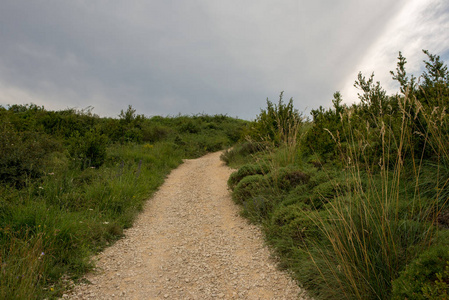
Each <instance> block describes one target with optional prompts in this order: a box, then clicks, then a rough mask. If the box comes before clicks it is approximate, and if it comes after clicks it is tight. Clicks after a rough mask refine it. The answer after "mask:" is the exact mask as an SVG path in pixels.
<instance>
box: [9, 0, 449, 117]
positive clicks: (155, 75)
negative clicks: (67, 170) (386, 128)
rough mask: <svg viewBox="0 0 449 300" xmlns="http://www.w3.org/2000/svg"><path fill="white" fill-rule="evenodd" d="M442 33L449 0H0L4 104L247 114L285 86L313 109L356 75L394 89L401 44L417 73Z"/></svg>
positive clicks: (349, 88)
mask: <svg viewBox="0 0 449 300" xmlns="http://www.w3.org/2000/svg"><path fill="white" fill-rule="evenodd" d="M448 32H449V1H447V0H396V1H391V0H313V1H310V0H307V1H306V0H282V1H279V0H238V1H237V0H235V1H230V0H229V1H222V0H189V1H186V0H126V1H125V0H122V1H120V0H71V1H61V0H33V1H30V0H2V1H1V3H0V105H3V106H6V105H7V104H16V103H20V104H23V103H35V104H38V105H44V106H45V108H47V109H51V110H59V109H65V108H78V109H83V108H86V107H88V106H92V107H94V110H93V112H94V113H97V114H99V115H100V116H112V117H116V116H117V115H118V114H119V113H120V110H121V109H126V108H127V106H128V105H129V104H131V105H132V106H133V107H134V108H136V109H137V112H138V113H139V114H145V115H146V116H153V115H162V116H167V115H171V116H173V115H177V114H179V113H181V114H197V113H206V114H227V115H230V116H238V117H240V118H245V119H250V120H251V119H254V118H255V116H256V115H257V114H258V113H259V112H260V109H261V108H263V107H265V101H266V99H267V98H269V99H270V100H272V101H277V100H278V95H279V93H280V92H281V91H285V92H284V95H285V98H286V100H288V99H289V98H290V97H293V99H294V104H295V106H296V108H298V109H299V110H301V111H304V110H306V109H307V110H309V111H310V109H313V108H317V107H319V106H320V105H323V106H330V104H331V99H332V95H333V93H334V92H336V91H341V92H342V94H343V99H344V101H345V102H347V103H353V102H355V101H356V100H357V96H356V95H357V90H356V89H355V88H354V87H353V83H354V81H355V79H356V78H357V73H358V72H359V71H362V72H363V73H364V74H365V75H367V76H369V75H370V74H371V72H373V71H374V73H375V75H376V77H375V78H376V79H377V80H380V81H381V83H382V85H383V86H384V87H385V88H386V89H387V91H388V92H390V93H394V92H396V90H395V87H394V85H393V83H392V82H391V80H390V78H391V76H390V75H389V71H390V70H394V69H395V67H396V62H397V56H398V51H402V53H403V55H404V56H405V57H406V58H407V61H408V64H407V67H408V70H409V71H410V72H414V73H415V74H416V75H419V74H420V68H421V67H422V65H423V64H422V60H423V59H425V58H426V57H425V55H424V54H423V53H422V52H421V49H428V50H429V51H430V52H431V53H434V54H438V55H440V56H441V57H442V58H443V59H444V60H445V61H446V62H447V61H448V58H449V37H448Z"/></svg>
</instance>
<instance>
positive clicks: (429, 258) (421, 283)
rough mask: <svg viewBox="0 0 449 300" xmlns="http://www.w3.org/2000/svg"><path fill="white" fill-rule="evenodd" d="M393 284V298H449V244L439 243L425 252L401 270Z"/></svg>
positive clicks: (411, 299)
mask: <svg viewBox="0 0 449 300" xmlns="http://www.w3.org/2000/svg"><path fill="white" fill-rule="evenodd" d="M392 286H393V289H392V290H393V292H392V299H410V300H421V299H448V297H449V248H448V246H447V245H437V246H434V247H431V248H429V249H428V250H426V251H425V252H423V253H422V254H421V255H419V256H418V258H417V259H415V260H413V261H412V262H411V263H410V264H409V265H408V266H407V268H406V269H405V270H404V271H403V272H401V274H400V276H399V277H398V278H397V279H395V280H394V281H393V284H392Z"/></svg>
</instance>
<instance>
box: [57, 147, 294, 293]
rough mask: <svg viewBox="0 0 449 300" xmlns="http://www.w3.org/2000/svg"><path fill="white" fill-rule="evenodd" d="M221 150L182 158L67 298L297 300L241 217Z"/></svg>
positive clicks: (257, 233)
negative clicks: (127, 227) (182, 160)
mask: <svg viewBox="0 0 449 300" xmlns="http://www.w3.org/2000/svg"><path fill="white" fill-rule="evenodd" d="M231 172H232V170H231V169H229V168H228V167H227V166H225V165H224V164H223V163H222V162H221V161H220V153H212V154H208V155H206V156H204V157H201V158H199V159H194V160H186V161H185V163H184V164H182V165H181V166H180V167H179V168H177V169H176V170H173V171H172V172H171V174H170V175H169V176H168V177H167V179H166V181H165V183H164V184H163V185H162V186H161V188H160V189H159V191H158V192H157V193H156V194H155V195H154V197H153V198H152V199H150V200H149V201H148V202H147V204H146V206H145V208H144V211H143V212H142V213H141V214H140V215H139V217H138V219H137V220H136V222H135V224H134V227H132V228H131V229H129V230H127V231H126V232H125V237H124V238H123V239H121V240H119V241H118V242H117V243H115V244H114V245H113V246H111V247H109V248H107V249H106V250H105V251H104V252H103V253H101V254H100V255H99V256H98V257H97V259H98V262H97V267H98V271H97V272H95V273H93V274H89V275H88V276H87V279H88V280H89V281H90V282H91V283H92V284H83V285H80V286H77V287H76V288H75V289H74V290H73V291H72V292H71V293H70V296H69V295H65V297H69V298H72V299H114V298H116V299H201V300H203V299H220V298H221V299H298V298H299V297H300V296H299V294H300V292H301V290H300V289H299V288H298V286H297V285H296V284H295V282H293V281H292V280H291V279H290V278H289V276H288V275H286V274H285V273H283V272H280V271H279V270H277V269H276V264H275V262H274V260H273V259H271V258H270V253H269V251H268V249H267V248H266V247H265V246H264V243H263V237H262V235H261V232H260V230H259V229H258V228H257V227H255V226H253V225H249V224H248V222H247V221H246V220H245V219H243V218H241V217H240V216H239V208H238V207H237V206H236V205H235V204H234V203H233V202H232V200H231V198H230V194H229V192H228V190H227V186H226V181H227V179H228V177H229V175H230V173H231Z"/></svg>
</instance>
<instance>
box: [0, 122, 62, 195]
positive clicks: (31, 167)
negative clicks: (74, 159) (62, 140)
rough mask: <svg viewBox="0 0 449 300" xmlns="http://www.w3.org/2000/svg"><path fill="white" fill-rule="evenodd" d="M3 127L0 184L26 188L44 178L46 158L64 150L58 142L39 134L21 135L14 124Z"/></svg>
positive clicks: (1, 129)
mask: <svg viewBox="0 0 449 300" xmlns="http://www.w3.org/2000/svg"><path fill="white" fill-rule="evenodd" d="M0 126H1V128H0V135H1V139H0V153H2V155H1V156H0V182H2V183H4V184H11V185H14V186H17V187H23V186H25V185H26V183H27V181H28V180H31V179H35V178H38V177H40V176H42V175H43V174H44V169H45V168H44V167H45V158H46V156H47V155H48V154H49V153H51V152H53V151H57V150H60V145H59V144H58V142H56V141H55V140H53V139H51V138H50V137H48V136H47V135H46V134H42V133H39V132H23V133H21V132H18V131H17V130H16V129H15V128H14V127H13V126H11V124H10V123H6V122H2V123H1V124H0Z"/></svg>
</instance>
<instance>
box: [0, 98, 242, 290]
mask: <svg viewBox="0 0 449 300" xmlns="http://www.w3.org/2000/svg"><path fill="white" fill-rule="evenodd" d="M246 123H247V122H245V121H242V120H236V119H233V118H230V117H227V116H224V115H215V116H207V115H196V116H181V115H180V116H176V117H166V118H164V117H152V118H147V117H144V116H142V115H137V114H136V111H135V110H134V109H133V108H132V107H131V106H130V107H128V109H127V110H126V111H122V112H121V114H120V115H119V118H118V119H113V118H100V117H98V116H96V115H94V114H92V112H91V110H84V111H76V110H72V109H70V110H64V111H47V110H45V109H44V108H43V107H38V106H36V105H12V106H10V107H8V108H3V107H0V154H1V155H0V298H1V299H44V298H53V297H57V296H61V295H62V292H63V291H64V289H65V288H66V287H67V285H68V284H69V281H70V280H76V279H78V278H80V277H81V275H83V273H85V272H86V271H88V270H90V269H91V268H92V266H93V265H92V262H91V261H90V258H91V256H92V255H93V254H95V253H96V252H98V251H99V250H101V249H102V248H104V247H105V246H107V245H109V244H110V243H112V242H114V241H115V240H116V239H117V238H119V237H120V236H121V235H122V231H123V229H124V228H128V227H130V226H131V225H132V223H133V219H134V217H135V216H136V214H137V213H138V212H139V211H140V210H141V209H142V207H143V204H144V202H145V200H146V199H148V197H149V196H150V195H151V194H152V193H153V192H154V191H155V190H156V189H157V187H158V186H159V185H160V184H161V183H162V182H163V180H164V178H165V176H166V175H167V174H168V173H169V172H170V170H171V169H173V168H175V167H177V166H178V165H179V164H180V163H181V162H182V159H183V158H195V157H198V156H200V155H203V154H206V153H207V152H211V151H218V150H221V149H224V148H225V147H229V146H231V145H233V144H234V143H235V142H236V141H237V140H238V139H239V138H240V134H241V132H242V131H243V130H244V128H245V126H246Z"/></svg>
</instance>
